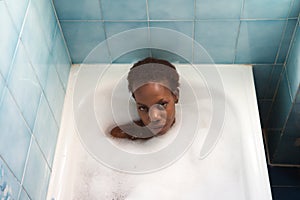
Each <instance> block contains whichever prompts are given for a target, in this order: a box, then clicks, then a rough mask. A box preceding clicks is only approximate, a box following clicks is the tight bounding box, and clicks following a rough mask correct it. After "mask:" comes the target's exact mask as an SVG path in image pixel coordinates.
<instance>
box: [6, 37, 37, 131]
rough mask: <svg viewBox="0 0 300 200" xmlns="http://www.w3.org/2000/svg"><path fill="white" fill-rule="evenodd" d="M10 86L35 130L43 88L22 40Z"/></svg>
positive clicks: (25, 116)
mask: <svg viewBox="0 0 300 200" xmlns="http://www.w3.org/2000/svg"><path fill="white" fill-rule="evenodd" d="M8 87H9V89H10V90H11V93H12V95H13V96H14V99H15V100H16V103H17V104H18V106H19V108H20V110H21V112H22V114H23V116H24V118H25V120H26V122H27V124H28V125H29V128H30V129H31V130H33V125H34V121H35V118H36V112H37V108H38V104H39V99H40V96H41V92H42V90H41V87H40V85H39V82H38V80H37V79H36V75H35V73H34V71H33V70H32V67H31V64H30V63H29V61H28V58H27V55H26V53H25V50H24V47H23V45H22V43H21V42H20V43H19V45H18V50H17V53H16V57H15V59H14V61H13V65H12V72H11V76H10V78H9V82H8ZM29 102H30V103H29Z"/></svg>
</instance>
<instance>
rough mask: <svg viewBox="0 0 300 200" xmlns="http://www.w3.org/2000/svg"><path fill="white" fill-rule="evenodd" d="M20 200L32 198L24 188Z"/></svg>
mask: <svg viewBox="0 0 300 200" xmlns="http://www.w3.org/2000/svg"><path fill="white" fill-rule="evenodd" d="M19 200H30V198H29V197H28V194H27V193H26V192H25V190H24V189H22V191H21V194H20V199H19Z"/></svg>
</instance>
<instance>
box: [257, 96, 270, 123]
mask: <svg viewBox="0 0 300 200" xmlns="http://www.w3.org/2000/svg"><path fill="white" fill-rule="evenodd" d="M271 106H272V101H271V100H259V101H258V108H259V116H260V122H261V126H262V127H263V128H265V127H266V123H267V119H268V116H269V112H270V109H271Z"/></svg>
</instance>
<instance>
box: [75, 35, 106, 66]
mask: <svg viewBox="0 0 300 200" xmlns="http://www.w3.org/2000/svg"><path fill="white" fill-rule="evenodd" d="M80 63H85V64H98V63H105V64H107V63H111V55H110V52H109V50H108V45H107V41H106V40H104V41H102V42H100V43H99V44H98V45H97V46H96V47H95V48H94V49H93V50H92V51H91V52H90V53H89V54H88V56H87V57H86V58H85V59H84V60H83V61H82V62H80Z"/></svg>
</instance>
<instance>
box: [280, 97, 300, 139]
mask: <svg viewBox="0 0 300 200" xmlns="http://www.w3.org/2000/svg"><path fill="white" fill-rule="evenodd" d="M299 121H300V104H299V103H296V104H294V105H293V107H292V111H291V113H290V115H289V118H288V121H287V124H286V127H285V130H284V134H285V135H289V136H295V137H299V138H300V123H299Z"/></svg>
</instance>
